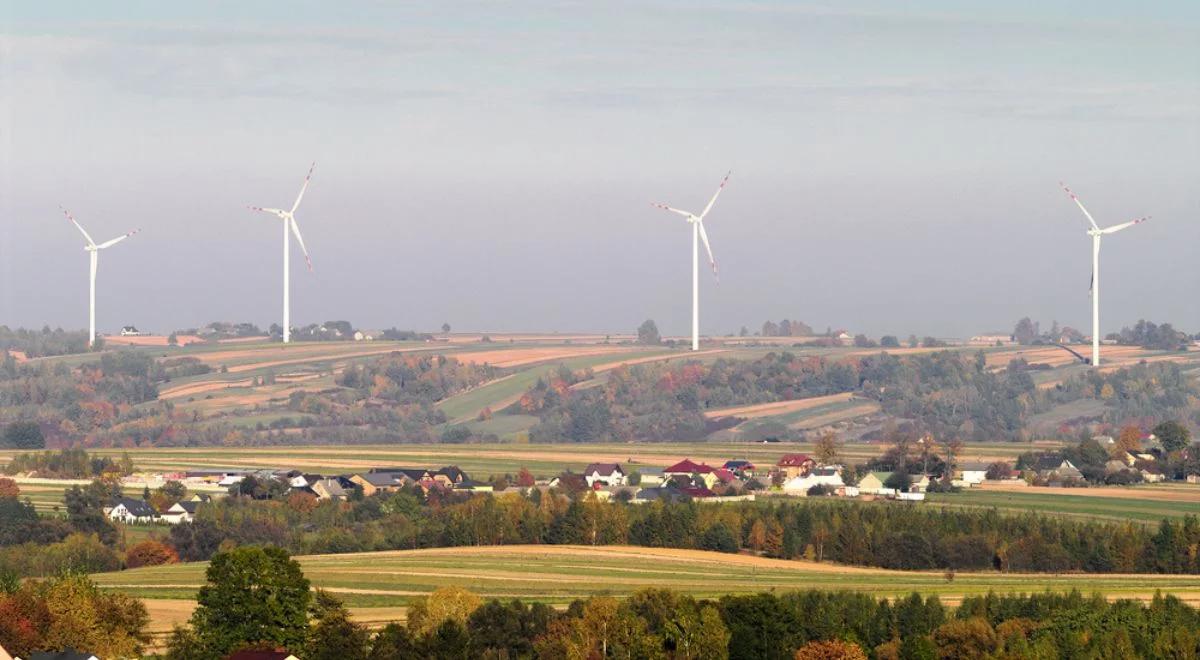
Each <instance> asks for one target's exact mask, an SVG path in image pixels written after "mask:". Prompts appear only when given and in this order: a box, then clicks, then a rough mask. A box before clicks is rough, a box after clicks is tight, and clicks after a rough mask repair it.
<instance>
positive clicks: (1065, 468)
mask: <svg viewBox="0 0 1200 660" xmlns="http://www.w3.org/2000/svg"><path fill="white" fill-rule="evenodd" d="M1033 469H1034V471H1035V472H1037V474H1038V477H1040V478H1042V479H1045V480H1047V481H1065V480H1067V479H1082V478H1083V473H1081V472H1080V471H1079V469H1078V468H1076V467H1075V466H1074V465H1073V464H1072V463H1071V461H1068V460H1067V459H1065V458H1063V457H1062V456H1060V455H1057V454H1048V455H1046V456H1041V457H1039V458H1038V459H1037V462H1036V463H1035V464H1034V466H1033Z"/></svg>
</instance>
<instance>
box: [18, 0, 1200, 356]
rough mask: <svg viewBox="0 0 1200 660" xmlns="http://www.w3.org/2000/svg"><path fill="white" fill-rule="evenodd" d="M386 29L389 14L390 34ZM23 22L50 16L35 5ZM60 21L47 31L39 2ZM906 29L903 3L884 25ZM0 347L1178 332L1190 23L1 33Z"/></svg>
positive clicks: (632, 11) (1035, 7)
mask: <svg viewBox="0 0 1200 660" xmlns="http://www.w3.org/2000/svg"><path fill="white" fill-rule="evenodd" d="M394 4H402V5H403V6H402V7H396V6H392V5H394ZM43 5H47V6H43ZM48 5H53V6H52V7H51V6H48ZM901 6H904V7H906V8H907V9H900V7H901ZM0 35H2V37H0V323H3V324H8V325H13V326H15V325H25V326H41V325H42V324H44V323H49V324H51V325H56V326H57V325H62V326H66V327H76V328H78V327H84V326H85V325H86V322H87V257H86V255H85V253H84V252H83V250H82V249H81V248H82V246H83V243H82V238H81V237H80V236H79V235H78V233H77V232H76V231H75V229H74V228H73V227H71V226H70V225H69V224H68V223H67V221H66V220H65V219H64V218H63V217H62V215H61V214H60V213H59V211H58V205H59V204H63V205H66V206H67V207H68V208H70V209H71V210H72V211H74V212H75V214H76V216H77V217H78V218H79V219H80V221H81V222H82V223H83V224H84V226H85V227H86V228H87V229H88V230H89V231H90V232H91V233H92V234H93V236H94V237H96V239H97V240H98V241H99V240H106V239H108V238H111V237H113V236H116V235H118V234H120V233H123V232H125V231H128V230H129V229H132V228H134V227H141V228H142V229H143V232H142V233H141V234H139V235H138V236H135V237H134V238H132V239H130V240H128V241H126V242H124V243H122V244H120V245H118V246H115V247H114V248H112V249H111V250H106V251H105V252H103V253H102V254H101V259H100V277H99V292H98V323H99V326H100V327H101V329H102V330H106V331H114V330H116V329H118V328H119V327H120V326H121V324H124V323H135V324H137V325H138V326H140V327H142V328H143V329H146V328H148V329H152V330H157V331H169V330H171V329H173V328H180V327H187V326H192V325H196V324H199V323H203V322H206V321H210V320H215V319H223V320H251V321H254V322H256V323H258V324H260V325H262V326H263V327H265V326H267V325H268V324H270V323H272V322H275V321H278V320H279V319H280V316H281V314H280V309H279V308H280V295H281V291H280V289H281V272H280V271H281V259H282V255H281V254H280V251H281V245H280V243H281V238H280V227H279V221H278V220H274V219H271V218H268V217H267V216H261V215H256V214H253V213H250V212H249V211H247V210H246V209H245V205H246V204H260V205H264V206H283V207H286V206H289V205H290V203H291V201H292V199H293V198H294V197H295V194H296V192H297V189H298V188H299V185H300V182H301V180H302V178H303V175H304V173H305V171H306V170H307V169H308V165H309V163H310V162H311V161H313V160H315V161H316V162H317V166H316V172H315V174H314V177H313V182H312V185H311V187H310V188H309V192H308V194H307V196H306V197H305V201H304V204H303V206H302V207H301V209H300V212H299V213H298V219H299V222H300V227H301V230H302V231H303V234H304V238H305V241H306V243H307V244H308V246H309V249H310V250H311V253H312V259H313V263H314V265H315V272H313V273H311V274H310V273H308V272H306V271H305V270H304V265H303V260H302V259H300V258H299V252H298V250H296V251H294V252H293V259H292V268H293V270H292V319H293V322H294V323H297V324H304V323H308V322H316V321H323V320H326V319H342V318H344V319H348V320H350V321H352V322H354V323H355V324H356V325H358V326H359V327H387V326H393V325H395V326H399V327H402V328H416V329H431V328H434V327H436V326H439V325H440V324H441V323H442V322H443V321H449V322H450V323H451V324H452V325H453V326H454V327H455V328H456V329H462V330H467V329H479V330H497V331H500V330H508V331H515V330H562V331H612V332H620V331H632V330H633V329H634V328H636V326H637V324H638V323H640V322H641V321H642V320H643V319H645V318H648V317H649V318H654V319H656V320H657V321H658V324H659V327H660V328H661V329H662V330H663V331H664V332H669V333H682V332H685V331H686V330H687V329H688V327H689V325H688V324H689V321H690V299H691V296H690V286H691V285H690V278H691V274H690V269H691V259H690V255H689V250H690V247H691V237H690V235H689V234H690V231H689V228H688V227H687V225H686V224H685V223H684V222H683V220H682V219H681V218H679V217H677V216H673V215H670V214H667V213H664V212H661V211H658V210H656V209H653V208H651V207H650V206H649V204H648V202H650V201H663V202H667V203H670V204H672V205H675V206H680V207H683V208H689V209H693V210H699V209H700V208H703V205H704V203H705V202H706V201H707V198H708V196H709V195H711V194H712V192H713V190H714V188H715V186H716V184H717V182H718V181H719V180H720V178H721V176H722V175H723V174H724V173H725V171H726V170H728V169H730V168H732V169H733V176H732V178H731V180H730V183H729V187H728V189H727V190H726V192H725V194H724V195H722V197H721V199H720V201H719V202H718V203H717V205H716V207H715V209H714V210H713V212H712V214H711V215H710V217H709V219H708V221H707V223H706V224H707V227H708V231H709V235H710V237H711V238H712V242H713V248H714V250H715V252H716V255H717V261H718V262H719V264H720V266H721V280H720V283H719V284H717V283H715V282H714V281H713V279H712V277H711V276H709V275H707V274H706V275H705V277H704V278H703V280H702V290H701V302H702V306H701V325H702V330H703V331H704V332H728V331H733V330H736V329H737V328H738V327H739V326H741V325H743V324H745V325H748V326H750V327H751V328H752V329H753V328H756V327H757V326H758V325H759V324H761V322H762V321H763V320H764V319H766V318H772V319H779V318H782V317H789V318H799V319H802V320H804V321H806V322H808V323H810V324H812V325H813V326H816V327H817V328H819V329H824V328H825V327H826V326H828V325H832V326H843V327H847V328H849V329H850V330H851V331H863V332H867V333H869V334H872V335H878V334H881V333H896V334H905V335H906V334H908V333H910V332H915V333H917V334H935V335H939V336H964V335H970V334H972V333H976V332H981V331H986V330H992V329H1008V328H1011V326H1012V324H1013V322H1014V321H1015V320H1016V319H1017V318H1019V317H1021V316H1024V315H1029V316H1032V317H1034V318H1035V319H1040V320H1041V321H1042V322H1043V323H1044V324H1046V325H1048V324H1049V323H1050V321H1051V320H1053V319H1057V320H1058V321H1059V322H1060V323H1063V324H1067V325H1072V326H1076V327H1081V328H1085V329H1086V328H1087V326H1088V324H1089V315H1090V312H1089V300H1088V296H1087V280H1088V273H1089V269H1090V244H1089V239H1088V237H1087V236H1086V235H1085V233H1084V229H1085V226H1086V225H1085V221H1084V219H1083V217H1082V216H1081V214H1080V213H1079V212H1078V211H1077V210H1076V209H1075V207H1074V206H1073V205H1072V204H1071V203H1070V200H1069V199H1068V198H1067V197H1066V196H1065V195H1064V194H1063V193H1062V192H1061V191H1060V190H1059V189H1058V181H1059V180H1060V179H1062V180H1066V181H1067V182H1068V183H1069V184H1070V185H1071V186H1072V187H1073V188H1075V189H1076V190H1077V192H1078V193H1079V194H1080V196H1081V197H1082V199H1083V200H1084V202H1085V203H1086V204H1087V205H1088V207H1089V210H1091V212H1092V214H1093V215H1095V216H1096V218H1097V219H1098V220H1099V221H1100V223H1101V224H1102V225H1108V224H1116V223H1118V222H1124V221H1126V220H1129V219H1132V218H1133V217H1136V216H1139V215H1142V214H1151V215H1153V216H1154V219H1153V220H1152V221H1151V222H1149V223H1147V224H1144V225H1141V226H1139V227H1136V228H1134V229H1131V230H1129V231H1127V232H1123V233H1121V234H1119V235H1116V236H1112V237H1109V238H1107V239H1106V240H1105V246H1104V250H1103V254H1102V263H1103V273H1102V274H1103V276H1104V279H1103V297H1102V303H1103V306H1102V310H1103V321H1102V322H1103V329H1104V331H1105V332H1108V331H1113V330H1116V329H1119V327H1120V326H1121V325H1124V324H1131V323H1132V322H1134V321H1136V320H1137V319H1138V318H1139V317H1145V318H1150V319H1153V320H1157V321H1171V322H1173V323H1175V324H1177V325H1179V326H1183V327H1185V328H1188V329H1191V330H1193V331H1196V330H1200V269H1198V268H1197V255H1198V253H1200V190H1198V188H1200V187H1198V185H1197V184H1198V183H1200V3H1196V2H1194V1H1187V2H1184V1H1180V2H1138V3H1131V2H1112V1H1099V2H1098V1H1089V2H1082V1H1081V2H1070V3H1066V2H1063V3H1049V2H1044V1H1027V2H1026V1H1012V2H999V3H998V2H909V3H899V2H894V1H891V0H889V1H879V2H859V3H848V2H836V3H834V2H829V3H828V4H809V3H801V2H779V3H775V2H712V3H698V2H672V1H664V0H651V1H646V0H638V1H637V2H628V3H620V2H607V1H606V2H581V3H574V2H556V3H536V4H534V3H499V2H479V3H451V2H445V1H440V0H439V1H435V2H429V3H416V2H413V3H382V2H358V3H353V2H340V3H326V2H286V3H285V2H275V3H267V2H244V1H238V2H209V3H162V2H157V1H153V2H151V1H147V2H123V3H96V2H60V3H18V2H12V3H4V7H3V8H0Z"/></svg>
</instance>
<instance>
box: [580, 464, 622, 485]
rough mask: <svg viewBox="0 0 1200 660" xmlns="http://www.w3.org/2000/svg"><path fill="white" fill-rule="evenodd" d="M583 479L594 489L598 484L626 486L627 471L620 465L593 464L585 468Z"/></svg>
mask: <svg viewBox="0 0 1200 660" xmlns="http://www.w3.org/2000/svg"><path fill="white" fill-rule="evenodd" d="M583 478H584V479H586V480H587V484H588V486H589V487H592V488H595V487H596V484H600V485H602V486H624V485H625V471H624V470H622V469H621V464H620V463H592V464H591V465H588V466H587V467H586V468H584V470H583Z"/></svg>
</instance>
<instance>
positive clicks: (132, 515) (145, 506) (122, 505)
mask: <svg viewBox="0 0 1200 660" xmlns="http://www.w3.org/2000/svg"><path fill="white" fill-rule="evenodd" d="M104 513H105V514H106V515H107V516H108V519H109V520H113V521H117V522H123V523H125V524H134V523H139V524H140V523H152V522H155V519H156V518H158V512H156V511H155V510H154V507H152V506H150V503H149V502H147V501H145V500H135V499H133V498H132V497H122V498H120V499H118V500H114V501H113V504H112V506H109V507H104Z"/></svg>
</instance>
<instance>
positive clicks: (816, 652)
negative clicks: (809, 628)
mask: <svg viewBox="0 0 1200 660" xmlns="http://www.w3.org/2000/svg"><path fill="white" fill-rule="evenodd" d="M795 660H867V654H866V653H865V652H864V651H863V650H862V647H861V646H859V645H858V644H855V643H853V642H843V641H841V640H839V639H831V640H825V641H820V642H809V643H807V644H805V645H804V646H801V647H800V648H798V649H796V656H795Z"/></svg>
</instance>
